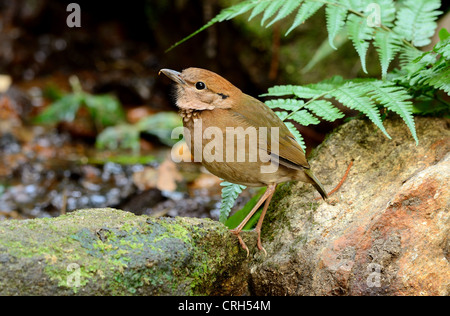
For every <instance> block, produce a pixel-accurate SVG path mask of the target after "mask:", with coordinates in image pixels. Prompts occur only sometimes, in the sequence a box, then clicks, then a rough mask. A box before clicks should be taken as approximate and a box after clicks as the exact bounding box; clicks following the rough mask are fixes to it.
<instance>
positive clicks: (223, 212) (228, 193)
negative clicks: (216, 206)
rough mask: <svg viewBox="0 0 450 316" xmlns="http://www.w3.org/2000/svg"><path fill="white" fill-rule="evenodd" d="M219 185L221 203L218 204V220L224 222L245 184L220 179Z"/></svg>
mask: <svg viewBox="0 0 450 316" xmlns="http://www.w3.org/2000/svg"><path fill="white" fill-rule="evenodd" d="M220 185H221V186H222V204H221V205H220V215H219V221H220V222H221V223H223V224H225V222H226V221H227V218H228V215H230V212H231V209H232V208H233V206H234V203H235V202H236V199H237V197H238V196H239V194H241V192H242V190H244V189H245V188H246V186H245V185H240V184H234V183H231V182H228V181H222V182H221V183H220Z"/></svg>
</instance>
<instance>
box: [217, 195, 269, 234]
mask: <svg viewBox="0 0 450 316" xmlns="http://www.w3.org/2000/svg"><path fill="white" fill-rule="evenodd" d="M265 191H266V188H261V189H259V190H258V192H257V193H256V194H255V195H254V196H253V197H252V198H251V199H250V201H248V202H247V203H246V204H245V206H244V207H243V208H242V209H240V210H238V211H236V213H234V214H233V215H231V216H230V217H229V218H228V220H227V221H226V223H225V225H226V226H227V227H228V228H229V229H234V228H236V227H237V226H238V225H239V224H240V223H241V222H242V221H243V220H244V218H245V217H246V216H247V215H248V213H250V212H251V210H252V209H253V207H254V206H255V205H256V203H258V201H259V199H260V198H261V196H262V195H263V194H264V192H265ZM263 205H264V204H263ZM260 214H261V212H260V211H257V212H256V213H255V214H254V215H253V216H252V218H251V219H250V220H249V221H248V222H247V224H246V225H245V226H244V228H243V230H248V229H252V227H253V226H254V225H255V222H256V221H257V220H258V219H259V215H260Z"/></svg>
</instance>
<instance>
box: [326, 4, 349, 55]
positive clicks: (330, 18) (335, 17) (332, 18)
mask: <svg viewBox="0 0 450 316" xmlns="http://www.w3.org/2000/svg"><path fill="white" fill-rule="evenodd" d="M325 14H326V18H327V30H328V41H329V42H330V46H331V47H332V48H334V49H337V47H336V46H335V45H334V38H335V37H336V35H337V34H338V33H339V31H340V30H341V29H342V27H343V26H344V25H345V18H346V17H347V10H346V9H345V8H342V7H338V6H334V5H331V4H329V5H327V7H326V9H325Z"/></svg>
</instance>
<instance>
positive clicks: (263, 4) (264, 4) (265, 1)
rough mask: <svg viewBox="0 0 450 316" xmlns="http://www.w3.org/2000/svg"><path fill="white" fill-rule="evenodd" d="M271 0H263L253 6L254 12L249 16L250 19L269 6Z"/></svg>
mask: <svg viewBox="0 0 450 316" xmlns="http://www.w3.org/2000/svg"><path fill="white" fill-rule="evenodd" d="M270 2H271V0H261V1H259V2H258V4H257V5H256V6H255V7H254V8H253V10H252V13H251V14H250V17H249V18H248V21H250V20H251V19H253V18H254V17H255V16H257V15H258V14H260V13H261V12H263V11H264V10H265V9H266V8H267V6H268V5H269V4H270Z"/></svg>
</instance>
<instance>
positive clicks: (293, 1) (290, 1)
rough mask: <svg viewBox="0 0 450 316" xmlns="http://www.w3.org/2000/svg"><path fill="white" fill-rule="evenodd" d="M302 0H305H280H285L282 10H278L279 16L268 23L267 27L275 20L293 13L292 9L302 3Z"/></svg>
mask: <svg viewBox="0 0 450 316" xmlns="http://www.w3.org/2000/svg"><path fill="white" fill-rule="evenodd" d="M302 1H303V0H286V1H280V2H284V4H283V6H282V7H281V9H280V11H278V14H277V16H276V17H275V18H274V19H273V20H272V21H271V22H270V23H269V24H267V26H266V27H269V26H271V25H272V24H274V23H275V22H277V21H279V20H281V19H284V18H285V17H287V16H288V15H289V14H291V13H292V11H294V9H295V8H297V7H298V6H299V5H300V4H301V3H302Z"/></svg>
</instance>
